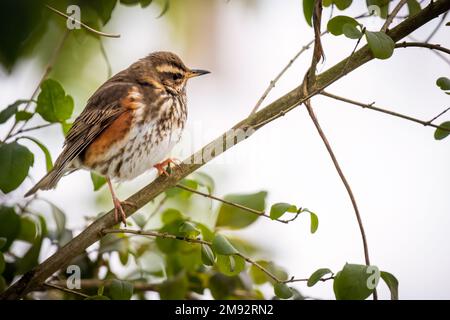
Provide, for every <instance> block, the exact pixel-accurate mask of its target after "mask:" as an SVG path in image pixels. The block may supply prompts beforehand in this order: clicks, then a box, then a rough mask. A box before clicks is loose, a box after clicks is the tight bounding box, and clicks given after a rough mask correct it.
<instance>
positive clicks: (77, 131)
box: [55, 82, 135, 171]
mask: <svg viewBox="0 0 450 320" xmlns="http://www.w3.org/2000/svg"><path fill="white" fill-rule="evenodd" d="M134 86H135V85H134V84H133V83H127V82H112V83H108V82H107V83H105V84H104V85H103V86H102V87H100V88H99V89H98V90H97V91H96V92H95V93H94V95H93V96H92V97H91V98H90V99H89V100H88V103H87V105H86V108H85V109H84V110H83V112H81V114H80V115H79V116H78V117H77V118H76V119H75V121H74V123H73V125H72V127H71V128H70V130H69V132H68V134H67V137H66V140H65V142H64V150H63V151H62V153H61V155H60V156H59V157H58V159H57V160H56V162H55V167H56V168H58V169H59V170H61V171H63V170H65V169H67V168H68V167H69V166H70V164H71V162H72V160H74V159H75V158H76V157H77V156H78V155H79V154H80V153H81V152H82V151H83V150H84V149H85V148H86V147H88V146H89V145H90V144H91V143H92V142H93V141H94V139H95V138H96V137H97V136H98V135H99V134H100V133H101V132H102V131H103V130H105V129H106V128H107V127H108V126H109V125H110V124H111V123H112V122H113V121H114V120H115V119H117V118H118V117H119V116H120V115H121V114H123V113H124V112H127V111H130V109H129V108H127V107H126V105H124V103H123V101H124V100H123V99H125V98H127V96H128V94H129V92H130V90H131V89H132V88H133V87H134Z"/></svg>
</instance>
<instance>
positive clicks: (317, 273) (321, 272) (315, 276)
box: [307, 268, 333, 287]
mask: <svg viewBox="0 0 450 320" xmlns="http://www.w3.org/2000/svg"><path fill="white" fill-rule="evenodd" d="M329 273H333V272H332V271H331V270H330V269H328V268H322V269H318V270H316V271H314V272H313V274H312V275H310V276H309V279H308V282H307V286H308V287H312V286H313V285H315V284H316V283H317V282H319V280H320V279H322V277H323V276H324V275H326V274H329Z"/></svg>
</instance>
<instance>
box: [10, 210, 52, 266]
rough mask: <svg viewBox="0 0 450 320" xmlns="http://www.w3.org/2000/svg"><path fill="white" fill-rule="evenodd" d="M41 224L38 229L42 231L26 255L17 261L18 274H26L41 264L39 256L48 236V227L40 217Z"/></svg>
mask: <svg viewBox="0 0 450 320" xmlns="http://www.w3.org/2000/svg"><path fill="white" fill-rule="evenodd" d="M39 222H40V224H39V225H38V228H39V230H40V234H39V236H38V237H37V238H36V240H35V241H34V243H33V245H32V246H31V247H30V249H28V251H27V252H26V253H25V255H24V256H23V257H22V258H20V259H19V260H18V261H17V269H16V270H17V271H16V272H17V274H24V273H26V272H28V271H30V270H31V269H33V268H34V267H35V266H36V265H37V264H38V263H39V254H40V252H41V247H42V241H43V239H44V237H45V236H46V235H47V227H46V223H45V220H44V218H42V217H39Z"/></svg>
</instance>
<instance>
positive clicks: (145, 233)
mask: <svg viewBox="0 0 450 320" xmlns="http://www.w3.org/2000/svg"><path fill="white" fill-rule="evenodd" d="M102 233H103V234H108V233H131V234H135V235H141V236H150V237H159V238H164V239H173V240H179V241H186V242H190V243H197V244H204V245H207V246H209V247H212V242H210V241H205V240H202V239H197V238H189V237H183V236H177V235H174V234H169V233H162V232H158V231H141V230H132V229H103V230H102ZM234 255H236V256H239V257H241V258H242V259H244V260H245V261H247V262H248V263H250V264H252V265H254V266H255V267H256V268H258V269H259V270H261V271H262V272H264V273H265V274H266V275H267V276H268V277H270V278H271V279H272V280H274V281H275V282H278V283H284V282H295V281H302V280H300V279H295V278H291V279H290V280H281V279H279V278H278V277H277V276H276V275H274V274H273V273H272V272H270V271H269V270H267V269H266V268H264V267H263V266H262V265H260V264H259V263H258V262H256V261H254V260H253V259H251V258H249V257H247V256H245V255H243V254H242V253H240V252H238V253H235V254H234Z"/></svg>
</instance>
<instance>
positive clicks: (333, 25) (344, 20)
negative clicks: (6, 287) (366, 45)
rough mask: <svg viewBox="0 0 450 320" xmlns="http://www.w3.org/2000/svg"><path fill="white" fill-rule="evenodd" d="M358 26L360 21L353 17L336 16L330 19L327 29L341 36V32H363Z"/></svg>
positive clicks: (350, 33) (349, 33) (351, 33)
mask: <svg viewBox="0 0 450 320" xmlns="http://www.w3.org/2000/svg"><path fill="white" fill-rule="evenodd" d="M357 26H359V23H358V21H356V20H355V19H353V18H351V17H348V16H336V17H334V18H332V19H331V20H330V21H328V24H327V29H328V31H329V32H330V33H331V34H333V35H335V36H340V35H341V34H345V35H346V36H347V34H348V35H353V34H357V33H358V32H359V34H361V32H360V31H359V30H358V29H357ZM351 39H354V38H351ZM356 39H358V38H356Z"/></svg>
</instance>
